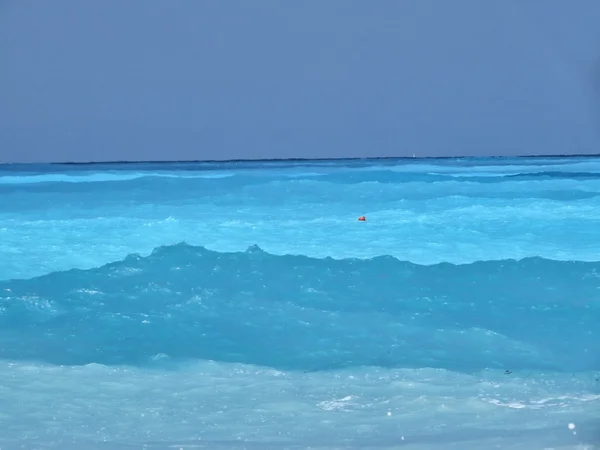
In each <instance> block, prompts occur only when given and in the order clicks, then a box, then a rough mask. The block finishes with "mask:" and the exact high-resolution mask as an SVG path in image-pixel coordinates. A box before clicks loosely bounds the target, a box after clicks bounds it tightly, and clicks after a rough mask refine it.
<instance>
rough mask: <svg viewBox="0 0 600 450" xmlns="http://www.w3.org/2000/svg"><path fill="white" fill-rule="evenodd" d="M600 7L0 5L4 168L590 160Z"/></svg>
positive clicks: (412, 1)
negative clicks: (584, 156) (394, 159)
mask: <svg viewBox="0 0 600 450" xmlns="http://www.w3.org/2000/svg"><path fill="white" fill-rule="evenodd" d="M599 21H600V1H598V0H503V1H492V0H452V1H448V0H435V1H434V0H377V1H363V0H305V1H296V2H292V1H282V0H253V1H247V0H227V1H217V0H215V1H209V0H177V1H167V0H128V1H122V0H102V1H97V2H85V1H81V0H53V1H51V2H50V1H41V0H36V1H32V0H0V64H1V68H0V162H46V161H54V162H57V161H74V162H87V161H114V160H119V161H123V160H206V159H255V158H314V157H324V158H336V157H374V156H412V155H413V154H415V155H416V156H457V155H467V156H471V155H519V154H571V153H579V154H581V153H588V154H589V153H600V145H599V144H600V26H598V23H599Z"/></svg>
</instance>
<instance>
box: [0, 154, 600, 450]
mask: <svg viewBox="0 0 600 450" xmlns="http://www.w3.org/2000/svg"><path fill="white" fill-rule="evenodd" d="M0 199H1V201H0V377H1V380H2V381H1V382H0V397H1V398H3V401H1V402H0V428H1V429H2V433H1V435H0V447H1V448H2V449H9V448H53V449H54V448H57V449H58V448H60V449H64V448H73V449H75V448H77V449H80V448H86V449H88V448H89V449H94V448H115V449H116V448H223V449H225V448H235V449H245V448H252V449H271V448H272V449H281V448H290V449H291V448H298V449H300V448H302V449H304V448H312V449H334V448H335V449H342V448H343V449H368V448H377V449H392V448H403V449H404V448H406V449H428V448H444V449H481V448H502V449H544V448H554V449H567V448H568V449H571V448H573V449H575V448H578V449H583V448H588V449H592V448H596V447H594V445H596V444H597V443H598V442H599V439H600V431H598V430H600V428H599V425H600V423H599V419H598V406H599V403H600V381H598V378H599V377H600V340H599V334H600V262H599V261H600V258H599V257H598V254H600V158H599V159H595V158H515V159H493V158H487V159H484V158H482V159H427V160H420V159H407V160H355V161H312V162H311V161H288V162H252V163H250V162H237V163H233V162H232V163H170V164H149V163H144V164H109V165H99V164H97V165H24V166H21V165H5V166H0ZM360 215H365V216H366V218H367V220H366V221H365V222H359V221H358V220H357V218H358V216H360ZM570 424H572V425H571V427H570V428H569V425H570Z"/></svg>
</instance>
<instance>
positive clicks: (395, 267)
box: [0, 243, 600, 371]
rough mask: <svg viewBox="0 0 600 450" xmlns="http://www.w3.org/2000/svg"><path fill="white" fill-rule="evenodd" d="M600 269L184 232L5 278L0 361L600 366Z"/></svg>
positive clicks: (292, 366)
mask: <svg viewBox="0 0 600 450" xmlns="http://www.w3.org/2000/svg"><path fill="white" fill-rule="evenodd" d="M599 274H600V263H591V262H561V261H551V260H546V259H542V258H527V259H523V260H520V261H515V260H505V261H485V262H476V263H472V264H466V265H453V264H449V263H442V264H436V265H432V266H423V265H417V264H413V263H409V262H403V261H399V260H397V259H395V258H393V257H390V256H382V257H377V258H373V259H369V260H360V259H342V260H335V259H332V258H325V259H315V258H309V257H306V256H291V255H287V256H276V255H271V254H268V253H266V252H264V251H262V250H261V249H260V248H259V247H257V246H253V247H250V248H249V249H248V250H247V251H246V252H238V253H220V252H214V251H210V250H207V249H206V248H203V247H194V246H190V245H187V244H185V243H181V244H177V245H173V246H164V247H159V248H156V249H155V250H154V251H153V252H152V254H151V255H149V256H147V257H141V256H139V255H130V256H128V257H127V258H125V259H124V260H122V261H118V262H114V263H111V264H107V265H105V266H102V267H99V268H95V269H91V270H78V269H73V270H70V271H66V272H55V273H51V274H48V275H45V276H42V277H36V278H32V279H28V280H11V281H5V282H0V344H1V345H0V358H5V359H12V360H19V359H34V360H42V361H45V362H50V363H55V364H88V363H102V364H132V365H147V364H159V363H160V364H168V362H176V361H182V360H189V359H204V360H216V361H227V362H241V363H248V364H257V365H263V366H271V367H275V368H280V369H286V370H304V371H311V370H322V369H334V368H343V367H350V366H384V367H436V368H445V369H449V370H457V371H473V370H481V369H484V368H503V369H510V370H515V369H517V368H519V369H525V368H527V369H551V370H557V371H575V370H597V369H600V360H599V359H598V356H597V355H599V354H600V352H599V351H598V350H600V344H599V343H600V340H599V339H598V336H597V335H598V330H600V327H599V326H598V324H599V323H600V308H599V306H600V302H599V299H598V289H599V288H600V276H599Z"/></svg>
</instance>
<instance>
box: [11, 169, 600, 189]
mask: <svg viewBox="0 0 600 450" xmlns="http://www.w3.org/2000/svg"><path fill="white" fill-rule="evenodd" d="M545 178H546V179H547V178H549V179H573V180H600V172H569V171H542V172H525V173H501V172H499V173H485V172H476V171H474V172H456V173H439V172H435V171H433V172H403V171H400V172H399V171H396V170H387V169H384V170H340V171H333V172H330V173H318V172H315V171H312V172H311V171H303V172H290V173H279V174H276V175H273V174H270V173H268V172H258V171H257V172H240V173H235V172H222V173H221V172H214V173H213V172H197V173H192V172H187V173H138V172H132V173H127V172H122V173H91V174H86V175H83V174H79V175H73V174H40V175H23V176H14V175H10V176H0V187H1V188H2V189H3V190H4V191H6V192H10V191H12V190H15V189H18V190H22V189H28V190H29V189H33V190H39V189H42V190H43V189H46V188H47V186H51V185H54V186H58V185H61V184H65V185H68V186H72V185H73V184H81V185H82V187H84V186H86V185H96V184H99V183H109V184H115V183H124V184H126V185H129V184H132V183H134V184H139V183H148V182H164V183H203V184H210V183H216V182H218V180H220V179H223V180H227V179H229V180H231V179H235V182H234V183H232V184H231V185H232V186H236V185H237V186H241V185H255V184H266V183H270V182H272V181H289V182H297V181H302V180H315V181H320V182H326V183H334V184H345V185H350V184H361V183H380V184H404V183H419V182H421V183H432V182H469V183H481V184H497V183H506V182H512V181H527V180H531V181H535V180H540V179H545ZM69 189H72V187H69Z"/></svg>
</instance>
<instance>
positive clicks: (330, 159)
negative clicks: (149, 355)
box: [0, 153, 600, 166]
mask: <svg viewBox="0 0 600 450" xmlns="http://www.w3.org/2000/svg"><path fill="white" fill-rule="evenodd" d="M582 157H592V158H593V157H600V153H589V154H587V153H574V154H568V155H562V154H559V155H544V154H537V155H487V156H486V155H479V156H458V155H456V156H369V157H341V158H331V157H327V158H325V157H324V158H255V159H239V158H238V159H180V160H113V161H53V162H48V161H46V162H0V166H1V165H11V164H18V165H34V164H40V165H45V164H46V165H101V164H108V165H110V164H171V163H182V164H190V163H212V164H214V163H217V164H218V163H248V162H258V163H264V162H301V161H303V162H311V161H370V160H382V159H385V160H404V159H409V160H410V159H516V158H529V159H532V158H582Z"/></svg>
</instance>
